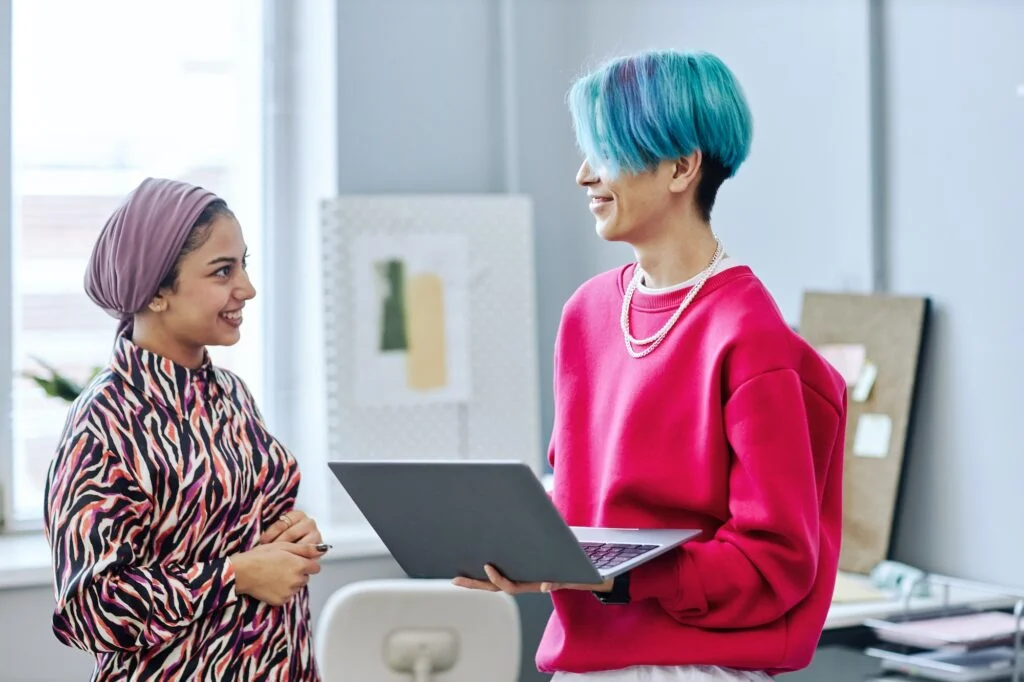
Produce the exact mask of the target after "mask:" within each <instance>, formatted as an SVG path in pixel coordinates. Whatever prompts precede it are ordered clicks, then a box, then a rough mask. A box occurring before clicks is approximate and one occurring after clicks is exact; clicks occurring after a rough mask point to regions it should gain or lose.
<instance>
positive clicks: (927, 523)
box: [884, 0, 1024, 586]
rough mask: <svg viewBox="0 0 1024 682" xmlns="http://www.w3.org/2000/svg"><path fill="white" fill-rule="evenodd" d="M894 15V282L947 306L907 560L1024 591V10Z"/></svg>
mask: <svg viewBox="0 0 1024 682" xmlns="http://www.w3.org/2000/svg"><path fill="white" fill-rule="evenodd" d="M885 7H886V10H887V11H886V14H885V17H884V18H885V21H886V24H887V36H886V40H885V50H886V54H887V56H886V59H887V61H888V69H887V74H888V80H889V83H888V88H887V89H888V92H887V98H888V107H887V118H886V123H887V126H888V131H887V137H888V138H889V140H890V145H889V156H890V160H891V163H890V166H889V176H890V182H891V184H890V192H889V195H890V205H889V211H888V216H889V221H888V222H889V225H890V232H889V239H890V249H891V251H890V261H891V263H890V266H891V272H890V275H889V277H890V280H891V282H892V286H893V288H894V289H895V290H896V291H898V292H908V293H909V292H912V293H926V294H930V295H931V296H933V297H934V302H935V316H934V328H933V337H932V343H931V344H930V346H929V348H928V351H927V358H926V364H925V373H924V382H923V384H922V386H921V402H920V414H919V417H920V418H919V421H918V423H917V429H916V435H915V438H916V442H915V444H914V447H913V449H912V452H911V459H910V462H909V467H908V470H907V472H906V476H907V478H906V480H907V491H906V498H905V499H906V505H905V510H904V514H903V517H902V521H901V524H900V531H899V533H898V537H897V538H896V549H897V552H896V554H897V556H898V557H899V558H901V559H904V560H906V561H908V562H911V563H915V564H918V565H921V566H924V567H926V568H929V569H933V570H939V571H945V572H948V573H953V574H959V575H966V576H970V577H972V578H976V579H986V580H992V581H997V582H1001V583H1007V584H1012V585H1018V586H1024V530H1022V529H1021V526H1020V518H1021V513H1020V509H1021V505H1020V500H1021V496H1022V494H1024V457H1022V451H1021V443H1022V442H1024V419H1022V418H1021V408H1022V407H1024V401H1022V399H1021V390H1020V389H1021V386H1022V385H1024V354H1022V353H1021V351H1020V348H1021V345H1022V342H1024V315H1022V306H1021V294H1022V292H1024V270H1022V269H1021V254H1022V253H1024V229H1022V228H1024V220H1022V219H1024V39H1022V36H1024V3H1020V2H1015V1H1014V0H971V1H970V2H966V1H960V0H890V1H889V2H886V3H885Z"/></svg>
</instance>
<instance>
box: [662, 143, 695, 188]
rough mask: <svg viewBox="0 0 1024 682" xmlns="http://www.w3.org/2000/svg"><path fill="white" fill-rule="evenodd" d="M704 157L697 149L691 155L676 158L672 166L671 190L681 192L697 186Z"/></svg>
mask: <svg viewBox="0 0 1024 682" xmlns="http://www.w3.org/2000/svg"><path fill="white" fill-rule="evenodd" d="M703 158H704V157H703V156H702V155H701V153H700V150H699V149H696V150H694V151H693V153H692V154H690V155H689V156H681V157H679V158H678V159H676V160H675V162H674V164H673V168H672V181H671V182H670V183H669V191H671V192H676V193H681V192H685V191H686V190H687V189H689V188H690V187H696V185H697V180H698V178H699V177H700V168H701V162H702V161H703Z"/></svg>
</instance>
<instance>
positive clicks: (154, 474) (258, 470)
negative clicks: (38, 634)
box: [44, 178, 324, 682]
mask: <svg viewBox="0 0 1024 682" xmlns="http://www.w3.org/2000/svg"><path fill="white" fill-rule="evenodd" d="M245 258H246V247H245V242H244V241H243V238H242V232H241V228H240V227H239V224H238V221H237V220H236V219H235V216H234V215H233V214H232V212H231V211H230V210H229V209H228V207H227V204H226V203H225V202H224V201H223V200H221V199H220V198H218V197H217V196H216V195H215V194H213V193H211V192H209V191H207V190H205V189H203V188H200V187H196V186H193V185H189V184H186V183H182V182H177V181H172V180H163V179H152V178H150V179H147V180H145V181H144V182H143V183H142V184H141V185H140V186H139V187H138V188H136V189H135V190H134V191H133V192H132V193H131V194H129V195H128V197H127V198H126V199H125V201H124V202H123V203H122V205H121V206H120V207H119V208H118V209H117V210H116V211H115V212H114V214H113V215H112V216H111V217H110V219H109V220H108V221H107V223H106V225H105V226H104V228H103V230H102V232H101V233H100V236H99V238H98V240H97V242H96V245H95V248H94V250H93V253H92V257H91V260H90V262H89V265H88V269H87V273H86V277H85V289H86V292H87V293H88V295H89V297H90V298H91V299H92V300H93V301H94V302H95V303H96V304H97V305H99V306H100V307H101V308H103V309H104V310H106V311H107V312H108V313H110V314H111V315H113V316H115V317H117V318H118V320H119V325H118V334H117V337H116V340H115V343H114V350H113V354H112V359H111V361H110V364H109V366H108V367H107V368H106V370H105V371H103V372H101V373H100V375H99V376H97V378H96V379H95V380H94V381H93V382H92V384H91V385H90V386H89V387H88V388H87V389H86V390H85V391H84V392H83V393H82V395H81V396H79V398H78V399H77V400H76V401H75V403H74V404H73V406H72V407H71V410H70V412H69V415H68V419H67V423H66V424H65V427H64V431H63V434H62V436H61V440H60V443H59V445H58V448H57V452H56V455H55V457H54V459H53V462H52V464H51V467H50V471H49V476H48V479H47V486H46V503H45V510H44V512H45V530H46V536H47V539H48V541H49V543H50V546H51V548H52V550H53V570H54V587H55V592H56V610H55V613H54V616H53V630H54V633H55V634H56V636H57V638H58V639H59V640H60V641H61V642H62V643H64V644H66V645H68V646H72V647H76V648H79V649H83V650H85V651H88V652H91V653H92V654H94V656H95V657H96V672H95V674H94V676H93V680H96V681H99V680H115V679H116V680H127V679H131V680H140V681H141V680H161V681H165V682H166V681H170V680H229V679H230V680H235V679H237V680H291V681H295V682H305V681H313V680H318V679H319V675H318V672H317V668H316V663H315V661H314V660H313V651H312V633H311V631H310V615H309V599H308V594H307V591H306V584H307V582H308V580H309V576H310V575H311V574H314V573H317V572H318V571H319V570H320V568H319V559H320V557H321V556H322V555H323V550H324V546H323V545H321V544H320V543H321V542H322V539H321V537H320V533H319V530H318V529H317V526H316V523H315V522H314V521H313V520H312V519H310V518H308V517H306V515H305V514H303V513H302V512H300V511H297V510H295V509H294V505H295V499H296V495H297V492H298V487H299V471H298V466H297V463H296V461H295V459H294V458H293V456H292V455H291V454H290V453H289V452H288V450H287V449H286V448H285V447H284V446H283V445H281V443H280V442H278V441H277V440H276V439H275V438H274V437H273V436H272V435H271V434H270V433H269V432H268V431H267V429H266V427H265V425H264V423H263V420H262V418H261V415H260V413H259V411H258V409H257V407H256V405H255V403H254V401H253V398H252V395H250V393H249V391H248V389H247V388H246V386H245V384H244V383H243V382H242V380H241V379H240V378H239V377H237V376H236V375H234V374H233V373H231V372H229V371H227V370H224V369H222V368H219V367H215V366H214V365H213V364H212V363H211V362H210V358H209V355H208V353H207V351H206V347H207V346H211V345H232V344H234V343H236V342H237V341H238V339H239V327H240V326H241V324H242V309H243V307H244V306H245V303H246V302H247V301H249V300H250V299H252V298H253V296H255V294H256V292H255V290H254V288H253V286H252V283H251V282H250V281H249V277H248V275H247V274H246V270H245Z"/></svg>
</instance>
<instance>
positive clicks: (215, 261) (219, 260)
mask: <svg viewBox="0 0 1024 682" xmlns="http://www.w3.org/2000/svg"><path fill="white" fill-rule="evenodd" d="M237 262H238V259H237V258H235V257H234V256H221V257H220V258H214V259H213V260H212V261H210V262H209V263H207V264H206V265H207V266H210V265H217V264H219V263H237Z"/></svg>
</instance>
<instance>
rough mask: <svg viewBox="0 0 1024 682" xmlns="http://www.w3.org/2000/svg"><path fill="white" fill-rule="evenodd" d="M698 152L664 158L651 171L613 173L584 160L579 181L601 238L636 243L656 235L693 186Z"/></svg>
mask: <svg viewBox="0 0 1024 682" xmlns="http://www.w3.org/2000/svg"><path fill="white" fill-rule="evenodd" d="M698 165H699V153H697V154H695V155H693V157H692V159H685V158H684V159H679V160H678V161H663V162H661V163H659V164H658V165H657V166H655V167H654V168H652V169H651V170H646V171H641V172H639V173H625V172H624V173H620V174H619V175H617V176H612V175H611V174H610V173H608V172H607V171H605V170H604V169H595V168H592V167H591V166H590V164H589V163H588V162H587V161H584V162H583V164H582V165H581V166H580V169H579V172H578V173H577V174H576V184H578V185H579V186H580V187H582V188H584V189H586V190H587V197H588V198H589V199H590V211H591V213H593V214H594V218H595V220H596V224H595V229H596V230H597V233H598V235H600V236H601V238H602V239H605V240H607V241H612V242H626V243H629V244H632V245H634V246H636V245H638V244H640V243H642V242H644V241H648V240H650V239H652V238H656V237H657V236H658V233H659V232H660V231H662V230H663V229H664V226H665V225H666V223H667V222H669V221H670V220H671V219H672V216H673V215H677V214H678V211H679V206H680V201H681V199H682V198H683V196H684V194H685V193H686V190H687V189H688V188H691V187H692V186H693V180H694V178H695V175H696V170H697V166H698Z"/></svg>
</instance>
